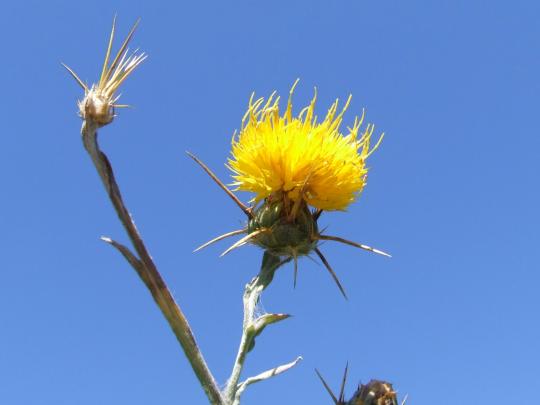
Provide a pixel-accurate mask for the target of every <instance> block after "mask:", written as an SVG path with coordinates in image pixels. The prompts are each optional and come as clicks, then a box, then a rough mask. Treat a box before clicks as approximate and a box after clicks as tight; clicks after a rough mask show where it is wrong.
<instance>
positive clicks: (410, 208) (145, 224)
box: [0, 0, 540, 405]
mask: <svg viewBox="0 0 540 405" xmlns="http://www.w3.org/2000/svg"><path fill="white" fill-rule="evenodd" d="M115 13H118V16H119V18H118V31H119V34H120V35H124V34H125V33H126V32H127V31H128V29H129V27H130V26H131V24H132V23H133V22H134V21H135V19H136V18H137V17H139V16H140V17H141V18H142V21H141V25H140V29H139V30H138V32H137V34H136V36H135V39H134V41H133V45H134V46H136V47H140V48H141V49H142V50H144V51H145V52H147V53H148V54H149V59H148V60H147V61H146V62H145V63H144V64H143V66H142V67H141V68H140V70H138V71H136V72H135V74H134V75H133V77H131V78H130V79H129V80H128V82H127V85H126V86H125V87H124V88H123V89H122V93H123V95H122V101H124V102H126V103H129V104H132V105H134V106H135V108H133V109H131V110H123V111H121V115H120V116H119V117H118V119H117V120H116V121H115V122H114V123H113V124H112V125H110V126H108V127H106V128H104V129H103V130H102V131H101V132H100V139H101V142H102V146H103V148H104V149H105V150H106V152H107V153H108V154H109V157H110V158H111V160H112V162H113V165H114V167H115V170H116V173H117V177H118V180H119V182H120V184H121V187H122V189H123V192H124V196H125V199H126V201H127V204H128V206H129V208H130V209H131V211H132V213H133V215H134V217H135V219H136V222H137V224H138V226H139V229H140V230H141V232H142V234H143V236H144V238H145V240H146V242H147V244H148V246H149V248H150V251H151V253H152V255H153V256H154V258H155V260H156V262H157V264H158V266H159V267H160V269H161V271H162V273H163V276H164V277H165V279H166V280H167V281H168V283H169V284H170V287H171V289H172V291H173V292H174V294H175V296H176V298H177V300H178V302H179V303H180V304H181V306H182V307H183V309H184V310H185V312H186V313H187V316H188V318H189V319H190V322H191V324H192V326H193V329H194V332H195V334H196V337H197V339H198V341H199V343H200V345H201V347H202V350H203V352H204V354H205V356H206V358H207V360H208V362H209V364H210V367H211V368H212V370H214V373H215V375H216V377H217V379H218V380H219V382H220V383H224V382H225V380H226V378H227V376H228V373H229V370H230V367H231V365H232V362H233V358H234V354H235V353H236V349H237V344H238V339H239V335H240V325H241V317H242V313H241V312H242V307H241V294H242V290H243V285H244V284H245V283H246V282H247V281H248V280H249V279H250V278H251V277H252V276H253V275H254V274H255V273H256V272H257V269H258V266H259V263H260V256H261V252H260V251H259V250H257V249H256V248H254V247H246V248H243V249H240V250H238V251H236V252H234V253H232V254H230V255H229V256H227V257H225V258H222V259H219V258H218V255H219V253H220V252H221V251H222V250H223V249H224V248H225V247H226V246H228V245H227V244H226V243H224V244H220V245H219V246H216V247H212V248H209V249H207V250H206V251H203V252H201V253H198V254H192V253H191V251H192V249H193V248H194V247H195V246H197V245H198V244H200V243H202V242H204V241H206V240H208V239H209V238H211V237H213V236H215V235H218V234H220V233H223V232H225V231H228V230H232V229H237V228H238V226H239V224H240V223H241V222H242V221H243V220H244V218H243V214H242V213H241V212H240V211H239V210H238V209H237V207H236V206H234V205H233V203H231V202H230V201H229V200H228V199H227V198H226V197H225V195H224V194H223V193H222V192H220V191H219V190H218V188H217V187H215V185H214V184H212V182H211V181H210V180H209V179H208V178H207V176H205V175H204V174H203V173H202V171H201V170H200V169H199V168H198V167H196V166H195V165H194V163H193V162H192V161H190V160H189V159H188V158H187V157H186V156H185V154H184V151H185V150H190V151H193V152H194V153H196V154H197V155H198V156H199V157H200V158H202V159H203V160H204V161H205V162H206V163H207V164H208V165H209V166H210V167H212V168H213V169H214V170H215V171H216V172H217V173H218V175H219V176H220V177H221V178H222V179H224V180H227V179H228V176H229V173H228V171H227V169H226V168H225V167H224V163H225V161H226V158H227V156H228V154H229V147H230V139H231V135H232V133H233V132H234V130H235V129H237V128H238V127H239V126H240V120H241V117H242V115H243V114H244V111H245V108H246V105H247V101H248V97H249V95H250V93H251V92H252V91H256V92H257V94H259V95H261V96H264V95H268V94H269V93H270V92H271V91H272V90H278V91H279V92H280V93H281V94H285V93H286V92H287V91H288V89H289V88H290V86H291V84H292V83H293V82H294V80H295V79H296V78H297V77H299V78H301V82H300V85H299V86H298V88H297V92H296V95H295V105H296V106H297V107H298V108H299V107H301V106H303V105H305V104H306V103H307V102H308V101H309V100H310V98H311V95H312V92H313V87H314V86H317V88H318V91H319V104H318V112H319V114H323V113H324V112H325V111H326V109H327V107H328V106H329V104H330V103H331V102H332V101H333V100H334V98H335V97H340V98H341V99H343V98H345V97H346V96H347V95H348V94H349V93H352V94H353V102H352V105H351V108H350V110H349V112H348V113H347V115H346V117H345V123H352V120H353V118H354V115H355V114H357V113H360V112H361V110H362V108H363V107H365V108H366V111H367V120H368V121H369V122H373V123H375V125H376V132H377V133H379V132H382V131H384V132H385V133H386V138H385V140H384V142H383V144H382V146H381V147H380V149H379V150H378V151H377V152H376V153H375V154H374V155H373V156H372V157H371V159H370V162H369V164H370V167H371V171H370V175H369V181H368V185H367V187H366V189H365V192H364V193H363V195H362V197H361V198H360V200H359V201H358V202H357V203H356V204H354V205H353V206H352V207H351V208H350V210H349V212H347V213H333V214H328V215H324V216H323V217H322V219H321V224H322V225H323V226H328V228H329V232H331V233H332V234H336V235H341V236H344V237H347V238H350V239H353V240H356V241H359V242H364V243H367V244H372V245H374V246H376V247H379V248H382V249H384V250H387V251H389V252H391V253H392V254H393V258H392V259H385V258H383V257H378V256H374V255H370V254H369V253H367V252H363V251H357V250H354V249H353V248H349V247H346V246H341V245H336V244H331V243H327V244H325V245H324V246H323V251H324V252H325V254H326V255H327V257H328V260H329V261H330V262H331V263H332V264H333V266H334V269H335V270H336V272H337V273H338V275H339V276H340V278H341V280H342V282H343V283H344V285H345V288H346V289H347V291H348V294H349V296H350V299H349V301H345V300H344V299H343V298H342V297H341V295H340V294H339V291H338V290H337V288H336V287H335V285H333V283H332V282H331V280H330V278H329V276H328V274H327V273H326V272H325V270H324V268H323V267H322V266H319V265H317V264H316V263H314V262H312V261H310V260H305V259H304V260H302V261H301V262H300V274H299V282H298V286H297V288H296V289H295V290H293V286H292V279H293V277H292V268H291V267H286V268H284V269H282V270H280V271H279V273H278V275H277V277H276V279H275V281H274V283H273V284H272V286H271V288H270V289H269V290H268V291H267V292H266V293H265V295H264V296H263V304H264V308H265V309H266V310H268V311H273V312H287V313H291V314H294V317H293V318H292V319H289V320H287V321H285V322H283V323H281V324H278V325H275V326H273V327H269V328H268V329H267V330H266V331H265V332H264V334H263V335H262V336H261V337H260V338H259V340H258V341H257V347H256V350H255V351H254V352H253V354H252V355H251V356H250V357H249V359H248V361H247V367H246V370H245V371H246V373H245V376H248V375H252V374H255V373H258V372H260V371H262V370H264V369H266V368H269V367H271V366H274V365H277V364H281V363H284V362H288V361H290V360H292V359H294V358H295V357H296V356H297V355H302V356H303V357H304V361H303V362H302V363H301V364H300V365H299V366H298V367H296V368H295V369H293V370H292V371H290V372H289V373H288V374H286V375H282V376H279V377H277V378H275V379H273V380H270V381H267V382H264V383H260V384H258V385H255V386H253V387H251V389H249V390H248V391H247V393H246V395H245V397H244V403H245V404H247V405H249V404H258V405H263V404H276V403H283V404H292V403H296V404H303V403H310V404H329V403H330V398H329V397H327V395H326V393H325V392H324V390H323V387H322V386H321V384H320V382H319V381H318V380H317V378H316V375H315V373H314V368H315V367H317V368H318V369H320V370H321V372H322V373H323V375H324V376H325V377H326V378H327V380H328V381H329V382H330V384H331V385H332V386H333V387H335V388H336V389H337V386H338V385H339V380H340V378H341V373H342V370H343V367H344V365H345V363H346V362H347V361H349V364H350V379H349V384H348V390H347V393H348V395H350V394H351V393H352V392H353V389H354V387H355V385H356V383H357V382H359V381H363V382H366V381H367V380H369V379H370V378H379V379H386V380H389V381H391V382H393V383H394V386H395V387H396V388H397V389H398V390H399V392H400V393H401V394H405V393H408V394H409V398H410V399H409V401H410V403H411V404H414V405H428V404H433V403H437V404H439V405H446V404H448V405H450V404H452V405H455V404H497V403H503V402H508V401H511V402H513V403H525V402H529V401H530V400H531V398H534V397H535V396H536V393H537V391H538V389H539V388H540V380H539V378H540V377H539V376H540V365H539V364H540V347H539V345H540V343H539V342H540V325H539V323H540V320H539V312H540V311H539V309H540V298H539V297H538V286H539V284H540V274H539V266H538V253H537V252H538V244H539V243H540V234H539V224H540V221H539V219H540V218H539V216H540V215H539V206H540V192H539V187H538V175H539V169H540V165H539V159H538V150H539V149H540V137H539V133H538V127H539V125H538V106H539V103H538V94H539V90H540V86H539V72H540V45H539V41H538V38H539V37H540V5H539V3H538V2H537V1H533V0H530V1H514V2H506V1H478V0H456V1H428V0H424V1H397V0H396V1H384V0H383V1H381V0H378V1H363V0H354V1H339V2H337V1H334V2H332V1H313V0H310V1H307V0H306V1H284V0H283V1H282V0H280V1H270V2H268V1H267V2H257V1H228V2H222V1H214V2H208V1H200V2H194V1H193V2H173V1H170V2H156V3H155V4H152V5H151V4H150V2H146V3H144V4H143V2H133V1H93V2H72V1H70V2H68V1H64V2H60V1H49V2H41V1H31V2H19V3H17V2H8V3H5V4H3V10H2V14H1V16H0V34H1V36H2V38H3V41H2V44H3V45H2V60H3V63H2V64H1V66H0V72H1V77H2V94H3V97H2V103H1V106H2V107H1V109H2V117H3V126H2V136H1V137H0V143H1V145H0V151H1V153H2V159H0V173H2V175H1V176H2V187H3V194H4V197H3V198H2V202H1V203H0V204H1V208H2V209H1V210H0V212H1V213H0V224H1V228H2V230H3V232H2V233H1V236H0V238H1V246H2V256H3V257H2V270H1V272H2V282H1V283H0V403H1V404H9V405H34V404H35V405H41V404H55V405H63V404H66V405H67V404H69V405H71V404H80V405H85V404H92V405H95V404H111V405H112V404H130V405H138V404H145V405H147V404H160V405H166V404H204V403H206V402H205V401H206V400H205V397H204V395H203V393H202V390H201V389H200V387H199V386H198V383H197V381H196V379H195V378H194V376H193V374H192V371H191V369H190V368H189V366H188V363H187V361H186V360H185V358H184V357H183V354H182V352H181V351H180V349H179V346H178V345H177V343H176V341H175V338H174V336H173V334H172V333H171V331H170V330H169V328H168V325H167V324H166V322H165V321H164V320H163V319H162V316H161V314H160V313H159V311H158V310H157V307H156V306H155V305H154V303H153V301H152V300H151V298H150V296H149V294H148V293H147V291H146V290H145V289H144V288H143V286H142V284H141V282H140V281H139V280H138V278H137V277H136V275H135V273H134V272H133V270H132V269H131V268H130V267H128V265H127V264H126V263H125V262H124V260H123V259H122V258H121V257H120V256H119V255H118V254H117V253H116V252H115V251H113V249H112V248H110V247H109V246H107V245H105V244H104V243H103V242H101V241H100V240H99V236H100V235H108V236H111V237H113V238H115V239H117V240H119V241H123V242H126V241H127V238H126V236H125V234H124V232H123V229H121V227H120V225H119V224H118V221H117V219H116V217H115V214H114V212H113V210H112V208H111V207H110V205H109V202H108V200H107V199H106V197H105V193H104V190H103V187H102V185H101V184H100V183H99V181H98V177H97V175H96V173H95V171H94V169H93V167H92V166H91V163H90V160H89V158H88V157H87V155H86V154H85V152H84V150H83V148H82V145H81V142H80V135H79V128H80V124H81V122H80V119H79V118H78V117H77V115H76V111H77V108H76V100H77V98H80V97H81V92H80V89H79V88H78V86H77V85H76V84H75V82H74V81H73V80H72V79H71V78H70V77H69V76H68V75H67V73H66V71H64V70H63V68H62V67H61V66H60V61H63V62H65V63H67V64H68V65H70V66H71V67H72V68H73V69H75V70H76V71H77V72H78V73H79V75H80V76H81V77H82V78H83V79H84V80H86V81H88V82H92V81H93V80H95V78H96V77H97V75H98V74H99V70H100V63H101V61H102V57H103V53H104V49H105V45H106V41H107V35H108V32H109V29H110V24H111V20H112V17H113V15H114V14H115ZM296 111H298V109H297V110H296ZM242 198H243V199H244V200H247V199H248V198H249V196H247V195H242Z"/></svg>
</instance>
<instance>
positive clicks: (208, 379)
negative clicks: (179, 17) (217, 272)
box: [81, 120, 226, 405]
mask: <svg viewBox="0 0 540 405" xmlns="http://www.w3.org/2000/svg"><path fill="white" fill-rule="evenodd" d="M97 129H98V125H97V124H96V123H95V122H93V121H91V120H86V121H84V123H83V127H82V130H81V133H82V139H83V143H84V147H85V149H86V151H87V152H88V154H89V155H90V157H91V158H92V161H93V163H94V166H95V167H96V170H97V172H98V174H99V176H100V178H101V180H102V182H103V185H104V186H105V190H106V191H107V194H108V196H109V198H110V200H111V202H112V204H113V206H114V209H115V210H116V213H117V214H118V218H119V219H120V222H122V225H123V226H124V228H125V230H126V232H127V234H128V235H129V238H130V240H131V243H132V244H133V247H134V249H135V251H136V252H137V255H138V259H139V263H137V262H136V261H135V258H134V257H133V258H132V259H131V260H128V262H129V263H130V264H131V265H132V266H133V267H134V269H135V270H136V271H137V274H138V275H139V277H140V278H141V280H142V281H143V282H144V284H145V285H146V287H147V288H148V290H149V291H150V293H151V294H152V297H153V298H154V301H155V302H156V304H157V305H158V307H159V309H160V310H161V312H162V313H163V315H164V316H165V318H166V319H167V322H168V323H169V325H170V327H171V329H172V330H173V332H174V334H175V336H176V338H177V339H178V341H179V342H180V345H181V346H182V349H183V350H184V353H185V355H186V357H187V358H188V361H189V363H190V364H191V367H192V368H193V371H194V372H195V375H196V376H197V378H198V379H199V382H200V383H201V385H202V387H203V389H204V391H205V393H206V395H207V396H208V399H209V400H210V403H211V404H212V405H225V403H226V402H225V401H224V399H223V397H222V394H221V392H220V390H219V388H218V386H217V384H216V382H215V379H214V377H213V375H212V373H211V372H210V370H209V369H208V366H207V365H206V362H205V360H204V358H203V355H202V353H201V351H200V350H199V347H198V346H197V343H196V341H195V338H194V336H193V332H192V331H191V328H190V326H189V323H188V321H187V319H186V317H185V315H184V314H183V312H182V311H181V309H180V307H179V306H178V304H177V303H176V302H175V300H174V298H173V296H172V294H171V292H170V291H169V289H168V287H167V285H166V284H165V282H164V281H163V278H162V277H161V275H160V273H159V271H158V269H157V267H156V265H155V264H154V261H153V260H152V257H151V256H150V253H149V252H148V249H147V248H146V246H145V244H144V242H143V240H142V238H141V236H140V235H139V232H138V230H137V228H136V226H135V223H134V222H133V220H132V218H131V215H130V214H129V211H128V210H127V208H126V206H125V204H124V202H123V200H122V195H121V194H120V189H119V188H118V185H117V183H116V180H115V178H114V173H113V170H112V167H111V164H110V163H109V160H108V158H107V156H106V155H105V154H104V153H103V152H102V151H101V150H100V148H99V144H98V141H97ZM119 246H121V245H119ZM115 247H117V248H118V246H115ZM120 251H121V253H123V255H124V257H129V253H127V248H124V251H122V250H120Z"/></svg>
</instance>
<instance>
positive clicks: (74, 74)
mask: <svg viewBox="0 0 540 405" xmlns="http://www.w3.org/2000/svg"><path fill="white" fill-rule="evenodd" d="M60 64H61V65H62V66H63V67H65V68H66V69H67V71H68V72H69V73H70V74H71V76H72V77H73V78H74V79H75V80H76V81H77V83H79V86H81V87H82V88H83V90H84V91H85V92H86V93H88V92H89V91H90V90H89V89H88V86H87V85H86V84H85V83H84V82H83V81H82V80H81V79H79V76H77V74H76V73H75V72H74V71H73V70H72V69H71V68H70V67H69V66H68V65H66V64H65V63H64V62H60Z"/></svg>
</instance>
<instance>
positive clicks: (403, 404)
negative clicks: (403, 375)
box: [401, 394, 409, 405]
mask: <svg viewBox="0 0 540 405" xmlns="http://www.w3.org/2000/svg"><path fill="white" fill-rule="evenodd" d="M407 399H409V394H406V395H405V398H403V401H402V402H401V405H405V402H407Z"/></svg>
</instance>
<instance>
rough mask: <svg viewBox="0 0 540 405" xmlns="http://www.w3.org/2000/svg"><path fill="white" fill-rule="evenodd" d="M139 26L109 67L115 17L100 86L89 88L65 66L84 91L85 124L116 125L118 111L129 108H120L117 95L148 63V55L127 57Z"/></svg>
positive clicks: (132, 31)
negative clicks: (135, 73) (127, 80)
mask: <svg viewBox="0 0 540 405" xmlns="http://www.w3.org/2000/svg"><path fill="white" fill-rule="evenodd" d="M138 24H139V20H137V21H136V22H135V24H134V25H133V27H132V28H131V30H130V32H129V34H128V36H127V37H126V39H125V40H124V42H123V43H122V46H121V47H120V50H119V51H118V53H117V54H116V56H115V57H114V59H113V61H112V62H111V64H110V65H109V58H110V56H111V49H112V44H113V40H114V32H115V25H116V16H115V17H114V19H113V24H112V29H111V35H110V37H109V44H108V46H107V52H106V54H105V62H104V63H103V68H102V70H101V76H100V78H99V81H98V83H96V84H93V85H92V86H91V87H88V86H87V85H86V83H84V82H83V81H82V80H81V79H80V78H79V76H77V74H76V73H75V72H74V71H73V70H72V69H71V68H69V67H68V66H66V65H65V64H63V63H62V65H63V66H64V67H65V68H66V69H67V70H68V72H69V73H70V74H71V75H72V76H73V78H74V79H75V80H76V81H77V83H79V85H80V86H81V87H82V88H83V90H84V98H83V99H82V100H80V101H79V102H78V105H79V113H80V115H81V117H82V119H83V120H85V121H86V120H90V121H92V122H94V123H95V124H97V125H98V126H100V127H101V126H104V125H107V124H110V123H111V122H112V120H113V119H114V117H115V116H116V115H115V111H114V110H115V108H124V107H128V105H125V104H116V102H117V101H118V99H119V98H120V96H119V95H116V92H117V90H118V88H119V87H120V85H121V84H122V83H123V82H124V81H125V80H126V79H127V78H128V76H129V75H130V74H131V73H132V72H133V71H134V70H135V68H137V66H139V65H140V64H141V63H142V62H143V61H144V60H145V59H146V55H145V54H144V53H140V54H137V51H135V52H133V53H132V54H131V55H129V56H127V55H128V53H129V50H128V48H127V46H128V44H129V41H130V40H131V38H132V37H133V34H134V33H135V29H136V28H137V25H138Z"/></svg>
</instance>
